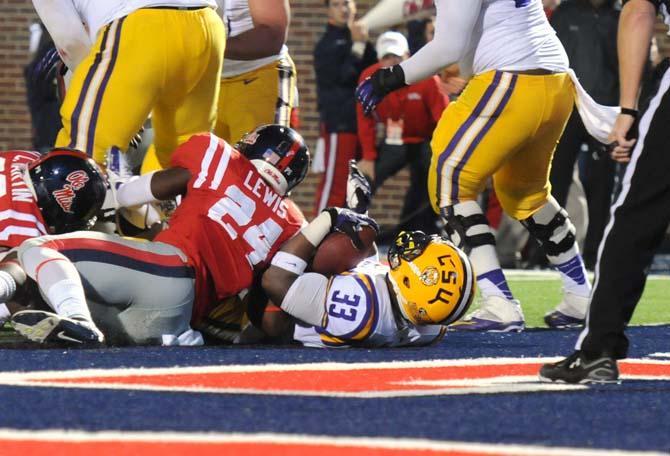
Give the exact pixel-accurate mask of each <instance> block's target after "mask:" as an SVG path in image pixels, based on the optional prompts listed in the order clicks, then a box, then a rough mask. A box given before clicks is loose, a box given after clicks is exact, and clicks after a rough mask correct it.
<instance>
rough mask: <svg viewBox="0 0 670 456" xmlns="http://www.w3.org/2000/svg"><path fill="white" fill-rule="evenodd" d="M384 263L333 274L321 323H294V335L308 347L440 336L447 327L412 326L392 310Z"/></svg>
mask: <svg viewBox="0 0 670 456" xmlns="http://www.w3.org/2000/svg"><path fill="white" fill-rule="evenodd" d="M388 272H389V268H388V267H387V266H384V265H382V264H381V263H379V262H376V261H370V260H365V261H363V262H361V263H360V264H359V265H358V266H357V267H356V268H354V269H352V270H350V271H348V272H346V273H344V274H340V275H337V276H334V277H333V278H332V279H331V280H330V283H329V284H328V289H327V290H326V299H325V306H326V308H325V310H326V312H325V313H324V318H323V323H322V325H321V326H320V327H314V326H301V325H296V327H295V330H294V333H293V338H294V339H295V340H296V341H298V342H301V343H302V344H303V345H305V346H309V347H350V346H355V347H400V346H420V345H428V344H430V343H433V342H436V341H438V340H440V339H441V338H442V337H443V336H444V333H445V331H446V327H444V326H439V325H431V326H415V325H413V324H411V323H409V322H408V321H406V320H405V319H403V318H402V317H401V316H400V315H398V313H399V311H394V309H393V304H392V303H391V297H390V295H389V288H388V285H387V281H386V276H387V274H388Z"/></svg>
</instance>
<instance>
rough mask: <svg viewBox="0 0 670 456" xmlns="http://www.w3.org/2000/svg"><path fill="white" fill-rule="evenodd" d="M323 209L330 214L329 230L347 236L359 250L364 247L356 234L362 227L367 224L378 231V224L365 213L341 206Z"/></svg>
mask: <svg viewBox="0 0 670 456" xmlns="http://www.w3.org/2000/svg"><path fill="white" fill-rule="evenodd" d="M324 210H325V211H326V212H328V214H329V215H330V221H331V231H337V232H340V233H344V234H346V235H347V236H349V238H351V241H352V242H353V243H354V245H355V246H356V248H357V249H359V250H360V249H363V248H364V247H365V245H364V244H363V241H362V240H361V238H360V236H359V234H358V233H359V232H360V231H361V230H362V229H363V227H366V226H369V227H371V228H372V229H374V230H375V231H376V232H377V233H379V225H378V224H377V222H375V221H374V219H372V218H371V217H368V216H367V215H364V214H359V213H357V212H354V211H352V210H351V209H344V208H341V207H330V208H328V209H324Z"/></svg>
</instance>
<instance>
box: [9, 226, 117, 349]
mask: <svg viewBox="0 0 670 456" xmlns="http://www.w3.org/2000/svg"><path fill="white" fill-rule="evenodd" d="M57 240H58V236H43V237H38V238H33V239H29V240H28V241H25V242H24V243H23V244H22V245H21V247H20V248H19V251H18V259H19V263H20V265H21V267H22V268H23V269H24V271H25V272H26V275H27V276H28V277H30V278H31V279H33V280H34V281H35V282H36V283H37V285H38V287H39V290H40V293H41V294H42V296H43V297H44V300H45V301H46V303H47V304H48V305H49V307H51V308H52V309H53V310H54V311H55V313H56V314H55V315H53V314H50V313H47V312H42V311H22V312H18V313H16V314H15V315H14V316H13V318H12V323H13V326H14V329H16V330H17V331H18V332H19V333H20V334H22V335H24V336H25V337H27V338H29V339H30V340H33V341H36V342H47V341H61V342H73V343H91V342H103V341H104V336H103V334H102V332H101V331H100V330H99V329H98V328H97V327H96V325H95V323H93V318H92V317H91V312H90V310H89V308H88V304H87V302H86V296H85V294H84V286H83V284H82V280H81V277H80V276H79V272H78V271H77V269H76V267H75V266H74V264H73V263H72V262H71V261H70V260H69V259H68V258H67V257H66V256H65V255H63V254H62V253H61V252H60V251H59V244H58V243H57ZM59 317H62V318H59Z"/></svg>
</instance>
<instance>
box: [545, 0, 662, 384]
mask: <svg viewBox="0 0 670 456" xmlns="http://www.w3.org/2000/svg"><path fill="white" fill-rule="evenodd" d="M668 11H670V0H628V1H626V0H624V7H623V10H622V11H621V18H620V21H619V34H618V43H617V44H618V54H619V74H620V76H619V78H620V99H619V102H620V105H621V114H620V115H619V116H618V117H617V120H616V123H615V124H614V129H613V130H612V133H611V134H610V140H611V141H612V142H616V144H615V147H614V148H613V150H612V153H611V157H612V159H614V160H616V161H617V162H630V163H629V164H628V168H627V169H626V174H625V176H624V179H623V187H622V190H621V194H620V195H619V197H618V199H617V200H616V202H615V203H614V204H613V205H612V208H611V212H610V221H609V224H608V225H607V227H606V228H605V233H604V236H603V240H602V242H601V243H600V247H599V249H598V263H597V265H596V282H595V285H594V288H593V292H592V295H591V304H590V307H589V313H588V316H587V321H586V326H585V328H584V330H583V331H582V333H581V334H580V336H579V339H578V340H577V344H576V347H575V348H576V351H575V352H574V353H573V354H572V355H570V356H569V357H567V358H565V359H564V360H562V361H559V362H557V363H554V364H545V365H544V366H543V367H542V368H541V369H540V379H541V380H543V381H560V382H567V383H610V382H618V381H619V370H618V368H617V362H616V360H617V359H622V358H625V357H626V355H627V352H628V339H627V338H626V335H625V334H624V329H625V328H626V325H627V324H628V322H629V321H630V319H631V317H632V315H633V311H634V310H635V306H636V305H637V303H638V301H639V299H640V296H641V295H642V291H643V290H644V285H645V282H646V278H647V270H648V268H649V265H650V264H651V261H652V259H653V257H654V252H655V251H656V250H657V248H658V247H659V245H660V244H661V242H662V240H663V237H664V235H665V232H666V229H667V227H668V223H669V222H670V179H669V178H668V176H670V150H669V149H670V129H668V122H669V121H670V71H668V70H666V72H665V74H664V75H663V78H662V80H661V83H660V86H659V88H658V92H657V93H656V94H655V95H654V97H653V98H652V100H651V102H650V103H649V106H648V108H647V109H646V110H645V111H644V112H643V113H642V115H641V117H640V118H639V138H638V139H637V140H635V139H627V136H628V135H629V133H633V131H632V130H633V124H634V123H635V121H636V120H637V118H638V112H637V102H638V94H639V91H640V81H641V79H642V72H643V69H644V66H645V63H646V61H647V58H648V55H649V45H650V43H651V39H652V36H653V32H654V24H655V18H656V15H657V14H658V13H659V12H660V13H661V14H663V16H664V18H663V19H664V20H665V22H666V23H670V22H668V21H670V14H668ZM631 151H632V154H631Z"/></svg>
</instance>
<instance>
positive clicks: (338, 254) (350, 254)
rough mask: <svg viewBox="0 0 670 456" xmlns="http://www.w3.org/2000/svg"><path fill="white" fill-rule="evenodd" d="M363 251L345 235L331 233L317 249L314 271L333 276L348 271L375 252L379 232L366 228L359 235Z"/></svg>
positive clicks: (313, 261) (313, 265)
mask: <svg viewBox="0 0 670 456" xmlns="http://www.w3.org/2000/svg"><path fill="white" fill-rule="evenodd" d="M359 236H360V237H361V241H363V249H360V250H359V249H357V248H356V246H355V245H354V242H353V241H352V240H351V238H349V236H347V235H346V234H344V233H339V232H334V233H330V234H329V235H328V236H326V238H325V239H324V240H323V241H321V244H319V246H318V247H317V250H316V254H315V255H314V258H313V259H312V271H314V272H318V273H319V274H323V275H326V276H332V275H336V274H340V273H342V272H345V271H348V270H349V269H351V268H353V267H355V266H356V265H357V264H358V263H360V262H361V261H362V260H364V259H365V258H367V257H369V256H370V255H373V254H374V252H375V246H374V243H375V238H376V237H377V232H376V231H375V230H374V229H373V228H371V227H369V226H364V227H363V229H362V230H361V232H360V233H359Z"/></svg>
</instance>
